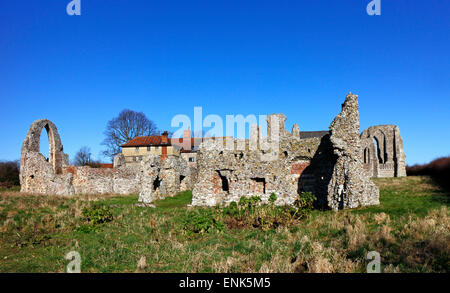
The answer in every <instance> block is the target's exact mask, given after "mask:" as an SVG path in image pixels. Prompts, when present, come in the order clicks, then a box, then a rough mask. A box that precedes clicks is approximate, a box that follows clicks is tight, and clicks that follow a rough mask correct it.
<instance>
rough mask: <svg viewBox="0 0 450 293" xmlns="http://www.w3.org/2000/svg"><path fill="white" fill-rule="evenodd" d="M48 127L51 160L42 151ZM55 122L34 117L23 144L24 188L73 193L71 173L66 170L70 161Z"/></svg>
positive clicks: (21, 173)
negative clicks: (41, 147) (42, 137)
mask: <svg viewBox="0 0 450 293" xmlns="http://www.w3.org/2000/svg"><path fill="white" fill-rule="evenodd" d="M43 129H45V130H46V131H47V134H48V139H49V158H48V160H47V159H46V158H45V157H44V156H43V155H42V154H41V153H40V139H41V133H42V130H43ZM68 160H69V159H68V156H67V155H66V154H65V153H64V152H63V146H62V143H61V138H60V137H59V134H58V130H57V128H56V126H55V125H54V124H53V123H52V122H51V121H49V120H47V119H42V120H37V121H35V122H34V123H33V124H32V125H31V126H30V129H29V130H28V133H27V136H26V137H25V140H24V142H23V144H22V149H21V158H20V186H21V191H22V192H29V193H37V194H58V195H65V194H73V192H74V190H73V186H72V185H71V181H72V176H71V175H70V174H63V171H62V169H63V166H66V165H67V164H68Z"/></svg>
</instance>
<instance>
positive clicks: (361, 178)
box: [328, 93, 379, 210]
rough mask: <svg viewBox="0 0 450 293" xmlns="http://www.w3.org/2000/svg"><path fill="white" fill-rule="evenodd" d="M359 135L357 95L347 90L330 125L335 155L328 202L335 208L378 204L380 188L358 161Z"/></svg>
mask: <svg viewBox="0 0 450 293" xmlns="http://www.w3.org/2000/svg"><path fill="white" fill-rule="evenodd" d="M359 135H360V131H359V111H358V98H357V96H356V95H353V94H351V93H350V94H349V95H347V97H346V99H345V102H344V104H343V105H342V111H341V113H340V114H339V115H338V116H337V117H336V118H335V119H334V120H333V122H332V123H331V125H330V141H331V143H332V146H333V152H334V154H335V155H336V156H337V158H336V163H335V165H334V167H333V174H332V177H331V180H330V182H329V184H328V206H329V207H330V208H332V209H334V210H338V209H344V208H356V207H358V206H367V205H376V204H379V190H378V188H377V187H376V185H375V184H374V183H373V182H372V181H371V180H370V178H369V176H368V174H367V172H366V171H365V170H364V167H363V164H362V162H361V139H360V136H359Z"/></svg>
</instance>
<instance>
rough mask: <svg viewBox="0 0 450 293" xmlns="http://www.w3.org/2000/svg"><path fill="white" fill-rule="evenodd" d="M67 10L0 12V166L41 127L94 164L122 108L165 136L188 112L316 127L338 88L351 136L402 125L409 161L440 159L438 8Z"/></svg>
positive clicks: (433, 0)
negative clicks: (355, 107)
mask: <svg viewBox="0 0 450 293" xmlns="http://www.w3.org/2000/svg"><path fill="white" fill-rule="evenodd" d="M69 2H70V1H69V0H26V1H25V0H15V1H1V2H0V105H1V107H0V123H1V125H2V129H3V131H2V132H3V133H2V137H3V138H2V139H1V142H2V143H1V146H0V159H5V160H6V159H8V160H9V159H18V158H19V157H20V147H21V144H22V142H23V139H24V138H25V136H26V133H27V131H28V128H29V126H30V124H31V123H32V122H33V121H34V120H36V119H41V118H47V119H50V120H52V121H53V122H54V123H55V124H56V125H57V127H58V129H59V132H60V135H61V138H62V141H63V144H64V150H65V151H66V152H67V153H68V154H69V155H70V156H71V157H73V155H74V154H75V152H76V151H77V150H78V149H79V148H80V147H82V146H84V145H87V146H89V147H91V149H92V152H93V155H94V156H95V157H98V154H99V153H100V151H101V150H102V146H101V145H100V144H101V142H102V141H103V139H104V136H103V132H104V130H105V126H106V123H107V121H108V120H110V119H111V118H113V117H114V116H116V115H117V114H118V113H119V112H120V110H122V109H123V108H130V109H133V110H136V111H143V112H144V113H145V114H146V115H147V116H148V117H149V118H150V119H152V120H153V121H154V122H156V124H157V125H158V127H159V128H160V129H163V130H165V129H167V130H171V131H175V130H176V129H173V128H170V122H171V119H172V117H173V116H174V115H176V114H186V115H189V116H193V110H194V107H195V106H201V107H203V114H204V115H207V114H217V115H220V116H222V117H223V118H225V115H227V114H233V115H236V114H243V115H248V114H255V115H259V114H269V113H276V112H282V113H285V114H286V116H287V117H288V120H287V123H286V124H287V125H286V126H287V127H288V129H290V128H291V126H292V124H293V123H299V124H300V128H301V129H302V130H324V129H327V128H328V126H329V124H330V122H331V121H332V120H333V118H334V117H335V115H336V114H338V113H339V111H340V105H341V103H342V102H343V100H344V98H345V95H346V94H347V93H348V92H349V91H352V92H353V93H356V94H358V95H359V98H360V99H359V104H360V123H361V130H363V129H365V128H367V127H369V126H371V125H377V124H397V125H398V126H399V127H400V130H401V134H402V136H403V140H404V148H405V152H406V156H407V163H408V164H415V163H425V162H427V161H430V160H432V159H434V158H436V157H438V156H446V155H450V152H449V145H450V131H449V125H450V115H449V110H450V82H449V81H450V58H449V52H450V17H449V16H448V15H449V14H450V1H448V0H427V1H410V0H381V3H382V10H381V12H382V14H381V16H368V15H367V14H366V6H367V4H368V3H369V2H370V1H369V0H326V1H325V0H315V1H312V0H308V1H301V0H295V1H294V0H293V1H283V0H277V1H275V0H270V1H266V0H257V1H252V0H238V1H233V0H227V1H219V0H217V1H213V0H207V1H200V0H197V1H193V0H159V1H152V0H145V1H144V0H142V1H141V0H135V1H122V0H114V1H106V0H104V1H102V0H81V4H82V9H81V11H82V15H81V16H68V15H67V14H66V5H67V4H68V3H69ZM44 133H45V132H44ZM43 136H45V134H44V135H43ZM44 145H45V144H44ZM44 147H45V146H44ZM43 152H44V151H43Z"/></svg>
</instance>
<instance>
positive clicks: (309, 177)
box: [192, 94, 379, 210]
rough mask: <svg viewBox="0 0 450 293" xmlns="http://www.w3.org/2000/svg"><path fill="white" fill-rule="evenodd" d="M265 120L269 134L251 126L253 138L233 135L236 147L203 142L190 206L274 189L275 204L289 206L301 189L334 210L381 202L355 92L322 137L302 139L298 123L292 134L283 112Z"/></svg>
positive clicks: (263, 195) (219, 202) (264, 195)
mask: <svg viewBox="0 0 450 293" xmlns="http://www.w3.org/2000/svg"><path fill="white" fill-rule="evenodd" d="M267 120H268V133H269V136H268V137H266V138H262V137H261V135H260V134H261V131H260V129H259V127H258V126H256V125H253V126H252V127H251V135H250V139H249V140H244V141H242V140H233V142H232V144H231V146H233V147H230V144H227V143H226V142H223V143H222V142H220V141H209V142H204V143H202V145H201V146H200V150H199V153H198V177H197V182H196V184H195V186H194V190H193V199H192V205H200V206H215V205H227V204H229V203H230V202H233V201H239V199H240V198H241V197H242V196H245V197H250V196H254V195H256V196H260V197H261V199H262V201H263V202H264V201H267V200H268V198H269V196H270V194H271V193H275V194H276V195H277V201H276V204H278V205H290V204H293V203H294V202H295V200H296V199H298V196H299V194H300V193H301V192H312V193H313V194H314V195H315V196H316V197H317V202H316V204H317V205H319V206H322V207H329V208H331V209H335V210H337V209H343V208H355V207H358V206H364V205H373V204H378V203H379V201H378V197H379V192H378V188H377V187H376V186H375V185H374V184H373V183H372V182H371V181H370V179H369V177H368V175H367V173H366V172H365V171H364V168H363V165H362V163H361V161H360V149H361V141H360V137H359V134H360V132H359V112H358V103H357V96H355V95H352V94H349V95H348V96H347V97H346V100H345V103H344V104H343V105H342V112H341V113H340V114H339V115H338V116H337V117H336V118H335V119H334V121H333V123H332V124H331V126H330V134H326V135H324V136H320V137H313V138H304V139H301V138H300V137H301V136H300V129H299V126H298V125H294V127H293V130H292V134H291V133H290V132H289V131H287V130H286V129H285V127H284V123H285V120H286V117H285V116H284V115H283V114H272V115H269V116H268V118H267ZM274 122H276V123H274ZM274 134H275V136H274ZM275 138H276V139H275ZM274 142H275V143H276V144H272V143H274ZM243 145H244V146H245V147H242V146H243ZM254 146H258V147H257V148H256V149H255V147H254ZM267 146H271V147H269V148H267ZM275 146H276V147H275Z"/></svg>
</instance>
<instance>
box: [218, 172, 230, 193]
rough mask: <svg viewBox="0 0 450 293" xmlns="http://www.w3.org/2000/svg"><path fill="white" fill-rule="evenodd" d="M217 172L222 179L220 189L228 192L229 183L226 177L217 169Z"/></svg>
mask: <svg viewBox="0 0 450 293" xmlns="http://www.w3.org/2000/svg"><path fill="white" fill-rule="evenodd" d="M217 173H218V174H219V177H220V180H222V191H225V192H229V191H230V185H229V182H228V179H227V177H225V176H223V175H222V174H220V171H217Z"/></svg>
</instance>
